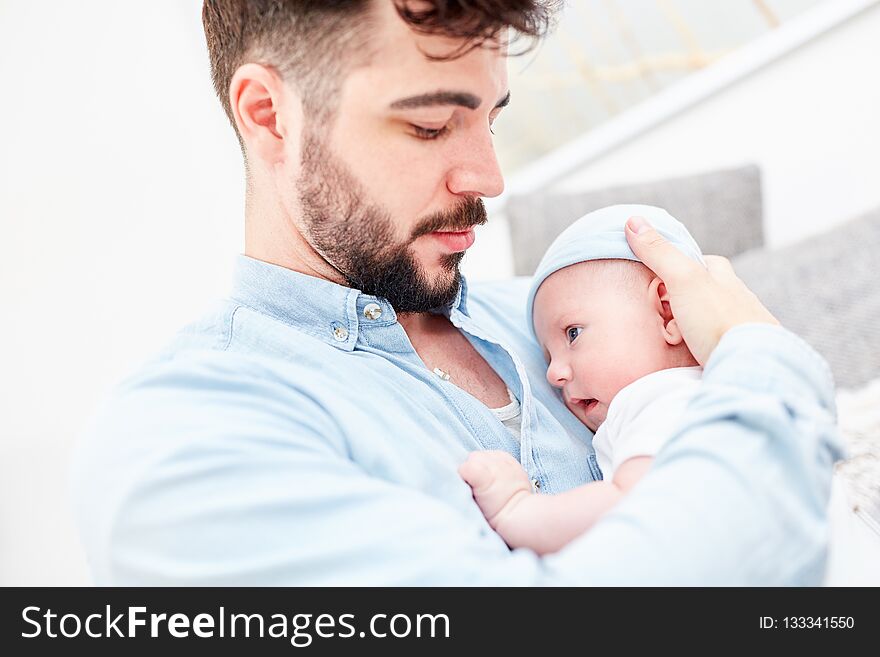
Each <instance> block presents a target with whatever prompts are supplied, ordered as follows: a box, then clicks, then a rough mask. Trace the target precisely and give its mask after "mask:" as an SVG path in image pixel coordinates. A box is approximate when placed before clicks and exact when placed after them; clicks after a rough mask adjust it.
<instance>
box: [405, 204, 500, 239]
mask: <svg viewBox="0 0 880 657" xmlns="http://www.w3.org/2000/svg"><path fill="white" fill-rule="evenodd" d="M487 221H488V217H487V216H486V206H485V205H484V204H483V199H481V198H469V199H465V200H464V201H462V202H461V203H460V204H459V205H457V206H455V207H453V208H452V209H450V210H444V211H442V212H438V213H437V214H433V215H431V216H429V217H425V218H424V219H423V220H422V221H420V222H419V224H418V225H417V226H416V227H415V228H414V229H413V232H412V239H416V238H417V237H421V236H422V235H427V234H428V233H435V232H437V231H444V232H452V233H457V232H462V231H465V230H470V229H471V228H473V227H474V226H482V225H483V224H485V223H486V222H487Z"/></svg>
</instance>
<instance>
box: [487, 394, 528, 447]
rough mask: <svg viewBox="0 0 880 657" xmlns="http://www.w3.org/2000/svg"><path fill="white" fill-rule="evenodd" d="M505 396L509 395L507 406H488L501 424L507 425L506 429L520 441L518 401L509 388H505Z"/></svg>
mask: <svg viewBox="0 0 880 657" xmlns="http://www.w3.org/2000/svg"><path fill="white" fill-rule="evenodd" d="M507 396H508V397H510V403H509V404H508V405H507V406H502V407H501V408H490V409H489V410H490V411H492V414H493V415H494V416H495V417H497V418H498V419H499V420H500V421H501V424H503V425H504V426H505V427H507V430H508V431H510V433H511V434H513V437H514V438H515V439H516V442H519V441H520V438H521V436H522V433H521V428H520V425H521V422H520V420H521V418H520V407H519V402H518V401H517V399H516V397H514V396H513V393H512V392H511V391H510V388H508V389H507Z"/></svg>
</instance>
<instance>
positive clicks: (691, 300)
mask: <svg viewBox="0 0 880 657" xmlns="http://www.w3.org/2000/svg"><path fill="white" fill-rule="evenodd" d="M626 239H627V241H628V242H629V245H630V248H632V250H633V253H635V254H636V256H638V258H639V259H640V260H641V261H642V262H644V263H645V265H647V266H648V267H649V268H650V269H651V270H653V272H654V273H655V274H657V276H659V277H660V278H661V279H662V280H663V282H664V283H665V284H666V289H667V291H668V292H669V304H670V307H671V308H672V314H673V315H674V316H675V319H676V321H677V322H678V326H679V328H680V329H681V333H682V336H683V337H684V341H685V343H687V346H688V348H689V349H690V350H691V353H692V354H693V355H694V358H696V359H697V361H698V362H699V363H700V365H705V364H706V361H708V360H709V356H710V355H711V354H712V351H713V350H714V349H715V347H716V346H717V345H718V341H719V340H721V336H722V335H724V334H725V333H726V332H727V331H728V329H730V328H733V327H734V326H736V325H737V324H749V323H753V322H758V323H764V324H777V325H778V324H779V322H778V321H777V320H776V318H775V317H773V315H771V314H770V311H768V310H767V309H766V308H765V307H764V306H763V304H761V302H760V301H759V300H758V297H756V296H755V295H754V294H753V293H752V292H751V290H749V289H748V288H747V287H746V286H745V284H744V283H743V282H742V281H741V280H740V279H739V278H738V277H737V275H736V274H735V273H734V271H733V267H731V265H730V261H729V260H727V258H722V257H720V256H706V258H705V260H706V265H707V267H708V270H707V269H704V268H703V267H701V266H700V264H699V263H697V262H694V261H693V260H691V259H690V258H688V257H687V256H686V255H684V254H683V253H682V252H681V251H679V250H678V249H676V248H675V247H674V246H673V245H672V244H670V243H669V242H667V241H666V240H665V239H664V238H663V237H662V236H661V235H660V234H659V233H658V232H657V231H656V230H654V228H652V227H651V225H650V224H649V223H648V222H647V221H646V220H645V219H644V218H643V217H630V218H629V220H628V221H627V222H626Z"/></svg>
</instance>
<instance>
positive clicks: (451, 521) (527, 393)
mask: <svg viewBox="0 0 880 657" xmlns="http://www.w3.org/2000/svg"><path fill="white" fill-rule="evenodd" d="M528 285H529V280H528V279H518V280H515V281H512V282H507V283H496V284H483V285H481V286H476V285H475V286H474V290H472V291H471V292H470V294H469V293H468V287H467V284H465V283H463V285H462V287H461V290H460V293H459V295H458V297H457V299H456V300H455V302H454V303H453V304H452V305H451V306H450V308H448V309H445V310H444V312H445V313H448V316H449V318H450V320H451V321H452V323H453V324H455V326H457V327H458V328H459V329H461V331H462V332H463V333H464V334H465V335H466V336H467V338H468V339H469V340H470V342H471V343H472V344H473V345H474V347H475V348H476V350H477V351H478V352H479V353H480V354H481V355H482V356H483V357H484V358H485V359H486V360H487V361H488V362H489V364H490V365H492V367H493V368H494V369H495V370H496V371H497V372H498V374H499V376H500V377H501V378H502V379H503V380H504V381H505V383H506V384H507V386H508V387H509V388H510V390H511V391H512V392H513V394H514V395H515V396H516V397H517V399H518V400H519V401H520V403H521V406H522V436H521V442H520V443H517V442H516V439H515V438H514V436H513V435H512V433H511V432H509V431H508V430H507V429H506V428H505V427H504V426H503V425H502V424H501V422H500V421H499V420H498V419H497V418H496V417H495V416H494V415H493V414H492V413H491V411H490V410H489V409H488V408H487V407H486V406H484V405H483V404H482V403H481V402H479V401H477V400H476V399H475V398H474V397H472V396H471V395H469V394H468V393H466V392H464V391H463V390H461V389H460V388H458V387H457V386H456V385H455V384H454V382H450V381H443V380H441V379H440V378H438V377H437V376H436V375H435V374H433V373H432V372H431V371H429V370H428V369H427V368H426V367H425V365H424V364H423V362H422V361H421V359H420V358H419V356H418V354H417V353H416V352H415V351H414V350H413V348H412V345H411V343H410V341H409V339H408V338H407V334H406V332H405V331H404V330H403V328H402V327H401V325H400V324H399V323H398V322H397V321H396V316H395V312H394V310H393V309H392V308H391V307H390V306H389V304H388V303H387V302H386V301H385V300H384V299H381V298H376V297H372V296H368V295H364V294H361V293H360V292H359V291H357V290H353V289H350V288H346V287H343V286H340V285H336V284H333V283H329V282H326V281H323V280H319V279H317V278H312V277H308V276H304V275H301V274H297V273H294V272H292V271H289V270H287V269H283V268H281V267H277V266H274V265H270V264H266V263H263V262H260V261H257V260H254V259H251V258H248V257H245V256H241V257H240V258H239V261H238V265H237V274H236V281H235V284H234V287H233V290H232V294H231V296H230V297H229V299H227V300H225V301H223V302H222V303H221V304H220V305H219V306H218V307H217V309H216V311H215V312H213V313H211V314H209V315H208V316H207V317H205V318H204V319H202V320H201V321H200V322H198V323H196V324H195V325H193V326H190V327H189V328H187V329H185V330H184V331H182V332H181V333H180V335H179V336H178V337H177V339H176V340H175V341H174V342H173V344H172V345H171V346H170V347H169V348H168V349H167V350H166V351H165V352H164V353H163V354H162V355H161V356H160V357H159V358H157V359H156V360H154V361H153V362H151V363H150V364H148V365H147V366H145V367H144V368H142V370H141V371H140V372H139V373H137V374H136V375H135V376H133V377H131V378H129V379H128V380H127V381H125V382H124V383H123V384H122V385H121V386H120V387H119V388H118V389H117V391H116V392H115V393H114V394H113V395H112V397H111V398H110V399H109V400H108V401H107V403H106V404H105V405H104V407H103V408H102V410H101V412H100V413H99V414H98V417H97V420H96V422H95V424H94V426H93V427H92V428H91V430H90V431H89V432H88V433H87V435H86V436H85V437H84V439H83V440H82V441H81V443H80V445H79V447H78V450H77V454H76V458H75V463H74V470H73V479H72V482H73V488H74V500H75V507H76V509H75V510H76V515H77V519H78V524H79V526H80V529H81V535H82V538H83V542H84V545H85V548H86V552H87V555H88V559H89V563H90V567H91V569H92V573H93V576H94V579H95V582H96V583H97V584H100V585H195V584H203V585H275V584H278V585H328V584H329V585H335V584H339V585H530V584H571V585H591V584H645V585H654V584H765V585H773V584H818V583H819V582H820V580H821V576H822V573H823V569H824V563H825V552H826V543H827V536H826V533H827V525H826V516H825V510H826V504H827V499H828V496H829V489H830V479H831V466H832V461H833V460H834V459H835V458H836V457H837V455H838V453H839V452H838V443H837V436H836V433H835V429H834V408H833V397H832V382H831V377H830V373H829V370H828V367H827V365H826V364H825V362H824V361H823V360H822V359H821V358H820V357H819V356H818V355H817V354H816V353H815V352H814V351H813V350H812V349H811V348H810V347H808V346H807V345H806V343H804V342H803V341H802V340H800V339H799V338H798V337H796V336H794V335H792V334H791V333H789V332H788V331H786V330H784V329H782V328H779V327H774V326H769V325H757V324H755V325H745V326H740V327H737V328H735V329H733V330H731V331H729V332H728V334H727V335H725V337H724V338H723V339H722V341H721V343H720V344H719V346H718V348H717V349H716V350H715V353H714V354H713V356H712V358H711V360H710V361H709V363H707V365H706V367H705V374H704V386H703V388H704V389H703V392H702V394H700V395H699V396H698V397H697V398H696V399H695V400H694V401H693V403H692V404H691V405H690V407H689V409H688V412H687V414H686V416H685V418H684V420H683V422H682V424H681V428H680V431H679V433H678V434H677V435H676V436H675V437H674V438H673V439H672V440H671V441H670V442H669V443H668V444H667V445H666V446H665V447H664V449H663V450H662V451H661V452H660V454H659V455H658V457H657V459H656V461H655V465H654V467H653V468H652V470H651V471H650V473H649V474H648V475H647V476H646V477H645V479H644V480H643V481H642V482H640V484H639V486H637V487H636V488H635V489H634V490H633V492H632V493H630V494H629V495H628V496H627V497H626V498H625V499H624V500H623V501H622V503H621V504H619V505H618V506H617V507H615V509H614V510H613V511H612V512H611V513H609V514H608V515H607V516H606V517H605V518H603V519H602V520H601V521H600V522H599V523H598V524H597V525H596V526H595V527H594V528H593V529H592V530H591V531H590V532H588V533H587V534H585V535H584V536H582V537H580V538H579V539H577V540H575V541H573V542H572V543H571V544H569V546H567V547H566V548H565V549H564V550H562V551H561V552H559V553H557V554H555V555H551V556H547V557H544V558H540V557H538V556H537V555H535V554H534V553H532V552H530V551H528V550H514V551H510V550H509V549H508V548H507V546H506V545H505V544H504V542H503V541H502V540H501V539H500V538H499V537H498V536H497V535H496V534H495V533H494V532H493V531H492V530H491V529H490V528H489V526H488V524H487V523H486V521H485V520H484V518H483V516H482V514H481V513H480V511H479V509H478V508H477V506H476V504H475V503H474V501H473V499H472V497H471V492H470V489H469V488H468V486H467V485H466V484H465V483H464V482H463V481H462V480H461V479H460V478H459V476H458V474H457V467H458V465H459V464H460V463H461V462H462V461H463V460H464V459H465V457H466V455H467V453H468V451H470V450H478V449H503V450H506V451H508V452H510V453H511V454H513V455H514V456H515V457H516V458H519V459H520V462H521V463H522V464H523V467H524V468H525V469H526V470H527V471H528V473H529V475H530V477H531V478H532V479H533V480H537V482H538V485H539V487H540V491H541V492H542V493H559V492H562V491H565V490H568V489H569V488H572V487H573V486H576V485H579V484H583V483H585V482H589V481H592V480H596V479H599V478H601V473H600V471H599V469H598V466H597V464H596V460H595V456H594V454H593V450H592V446H591V439H592V436H591V434H590V432H589V431H588V430H587V429H586V427H584V426H583V425H581V424H580V422H579V421H578V420H577V419H575V418H574V416H572V415H571V414H570V413H569V412H568V411H567V410H566V409H565V407H564V405H563V403H562V401H561V399H560V396H559V394H558V393H557V391H555V390H554V389H552V388H551V387H550V386H549V385H548V383H547V382H546V379H545V377H544V371H545V364H544V360H543V357H542V354H541V352H540V349H539V348H538V347H537V345H536V344H534V342H533V341H532V339H531V337H530V335H529V329H528V325H527V323H526V319H525V297H526V293H527V291H528Z"/></svg>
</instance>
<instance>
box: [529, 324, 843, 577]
mask: <svg viewBox="0 0 880 657" xmlns="http://www.w3.org/2000/svg"><path fill="white" fill-rule="evenodd" d="M841 454H842V450H841V445H840V439H839V437H838V434H837V430H836V426H835V408H834V398H833V384H832V379H831V373H830V370H829V368H828V365H827V364H826V363H825V361H824V360H823V359H822V358H821V357H820V356H819V355H818V354H817V353H816V352H815V351H814V350H813V349H812V348H811V347H809V346H808V345H807V344H806V343H805V342H804V341H803V340H801V339H800V338H798V337H797V336H795V335H794V334H792V333H790V332H789V331H787V330H785V329H783V328H781V327H778V326H772V325H765V324H747V325H741V326H738V327H735V328H733V329H731V330H730V331H728V332H727V333H726V334H725V335H724V337H723V338H722V340H721V342H720V343H719V345H718V347H717V348H716V349H715V352H714V353H713V354H712V357H711V358H710V360H709V362H708V363H707V366H706V368H705V370H704V373H703V380H702V385H701V386H700V392H699V393H698V394H697V395H696V396H695V397H694V398H693V399H692V400H691V402H690V404H689V405H688V407H687V409H686V411H685V413H684V415H683V416H682V418H681V421H680V424H679V425H678V428H677V431H676V433H675V434H674V435H673V436H672V438H671V439H670V440H669V442H668V443H666V445H664V447H663V448H662V449H661V450H660V452H659V453H658V454H657V457H656V459H655V461H654V464H653V466H652V468H651V470H650V471H649V472H648V474H647V475H646V476H645V477H644V478H643V479H642V480H641V481H640V482H639V484H638V485H637V486H636V487H635V488H634V489H633V490H632V492H630V493H629V494H628V495H627V496H626V497H625V498H624V499H623V500H622V501H621V503H620V504H619V505H618V506H617V507H615V509H614V510H612V512H610V513H609V514H607V515H606V516H604V517H603V519H602V520H600V521H599V523H597V525H596V526H595V527H594V528H593V529H592V530H591V531H590V532H589V533H587V534H586V535H584V536H582V537H581V538H579V539H577V540H576V541H573V542H572V543H570V544H569V546H568V547H567V548H566V549H565V550H563V551H562V552H560V553H558V554H557V555H553V556H551V557H548V558H547V559H546V560H547V561H548V562H549V565H550V567H551V568H552V569H553V570H554V571H555V572H558V573H566V574H568V575H569V576H573V577H572V580H573V581H575V582H580V583H589V584H603V585H638V584H643V585H673V584H677V585H683V584H690V585H763V586H774V585H818V584H819V583H820V582H821V580H822V575H823V572H824V568H825V562H826V556H827V555H826V550H827V544H828V523H827V517H826V507H827V503H828V499H829V496H830V487H831V475H832V466H833V462H834V461H835V460H836V459H838V458H839V457H840V456H841ZM579 567H580V568H581V569H583V568H587V569H588V570H587V571H583V570H581V571H580V574H578V573H579V571H578V568H579Z"/></svg>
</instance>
